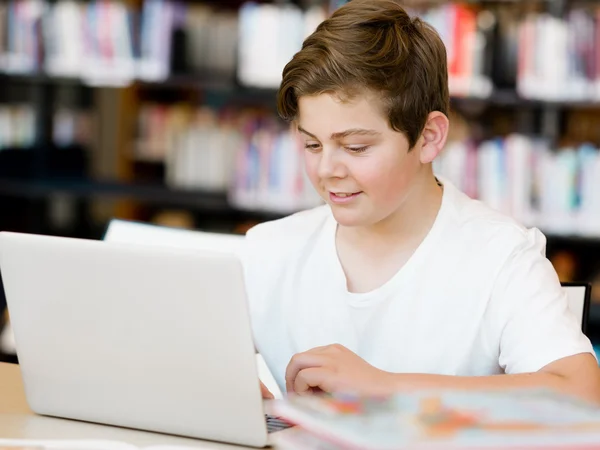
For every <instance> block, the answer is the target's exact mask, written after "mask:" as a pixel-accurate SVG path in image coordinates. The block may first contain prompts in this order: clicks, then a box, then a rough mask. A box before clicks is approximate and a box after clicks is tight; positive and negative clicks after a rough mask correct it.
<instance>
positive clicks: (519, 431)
mask: <svg viewBox="0 0 600 450" xmlns="http://www.w3.org/2000/svg"><path fill="white" fill-rule="evenodd" d="M275 413H276V414H278V415H280V416H282V417H283V418H284V419H286V420H288V421H290V422H292V423H294V424H296V425H297V426H298V428H297V429H296V432H295V433H282V434H281V435H279V436H278V435H277V434H274V435H273V439H274V441H275V443H276V445H280V446H281V447H282V448H290V449H300V448H320V449H323V450H334V449H364V450H391V449H400V448H403V449H404V448H406V449H411V450H419V449H423V450H425V449H427V450H436V449H440V450H441V449H444V450H445V449H456V450H458V449H473V448H477V449H490V450H491V449H494V450H499V449H525V448H536V449H540V450H541V449H590V450H591V449H592V448H597V446H598V445H599V444H600V409H598V408H597V406H595V405H593V404H591V403H587V402H584V401H582V400H581V401H580V400H576V399H574V398H571V397H567V396H563V395H560V394H558V393H554V392H551V391H544V390H528V389H514V390H496V391H481V390H462V391H460V390H455V391H452V390H432V391H406V392H402V393H398V394H396V395H392V396H381V397H361V396H357V395H351V394H335V395H328V394H324V395H312V396H289V397H288V398H287V399H285V400H284V401H281V402H277V403H276V404H275Z"/></svg>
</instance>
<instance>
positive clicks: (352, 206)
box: [298, 94, 425, 226]
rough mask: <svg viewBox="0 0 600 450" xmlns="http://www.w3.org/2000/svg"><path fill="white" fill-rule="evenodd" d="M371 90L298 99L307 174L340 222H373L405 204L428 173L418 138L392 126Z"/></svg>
mask: <svg viewBox="0 0 600 450" xmlns="http://www.w3.org/2000/svg"><path fill="white" fill-rule="evenodd" d="M377 106H378V100H377V99H376V98H375V97H374V96H373V97H370V96H368V95H364V96H359V97H356V98H354V99H353V100H352V101H350V102H342V101H340V100H339V99H338V97H336V96H335V95H330V94H320V95H316V96H306V97H301V98H300V99H299V100H298V107H299V115H298V130H299V131H300V135H301V137H302V139H303V140H304V145H305V151H304V160H305V167H306V171H307V174H308V176H309V178H310V180H311V182H312V184H313V185H314V187H315V189H316V190H317V192H319V194H320V195H321V197H322V198H323V199H324V200H325V201H326V202H327V203H328V204H329V205H331V209H332V212H333V215H334V217H335V219H336V220H337V222H338V223H339V224H340V225H344V226H369V225H374V224H376V223H378V222H380V221H382V220H384V219H386V218H388V217H390V216H391V215H392V214H394V213H395V212H397V211H398V210H400V209H401V207H402V205H403V203H404V202H405V200H406V198H407V197H408V196H409V195H410V191H411V186H413V183H414V182H415V181H417V178H419V177H422V176H424V174H425V170H423V169H424V165H423V164H422V163H421V161H420V158H419V153H420V151H419V150H420V149H419V146H420V144H419V143H417V145H416V146H415V148H414V149H413V150H412V151H410V152H409V144H408V140H407V139H406V137H405V136H404V135H403V134H402V133H399V132H397V131H394V130H392V129H391V128H390V127H389V125H388V121H387V118H386V117H385V115H384V114H383V113H382V112H381V111H380V109H378V107H377Z"/></svg>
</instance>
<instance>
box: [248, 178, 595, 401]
mask: <svg viewBox="0 0 600 450" xmlns="http://www.w3.org/2000/svg"><path fill="white" fill-rule="evenodd" d="M443 181H444V194H443V199H442V205H441V208H440V211H439V213H438V216H437V218H436V221H435V223H434V225H433V227H432V229H431V230H430V232H429V234H428V235H427V237H426V238H425V239H424V240H423V242H422V243H421V245H420V246H419V247H418V248H417V250H416V251H415V253H414V254H413V255H412V257H411V258H410V259H409V261H408V262H407V263H406V264H405V265H404V266H403V267H402V268H401V269H400V270H399V271H398V272H397V273H396V274H395V275H394V276H393V277H392V278H391V279H390V280H389V281H388V282H387V283H385V284H384V285H382V286H381V287H379V288H378V289H376V290H374V291H371V292H368V293H364V294H356V293H350V292H348V290H347V287H346V279H345V275H344V273H343V270H342V266H341V264H340V262H339V259H338V257H337V251H336V246H335V233H336V226H337V223H336V221H335V219H334V217H333V215H332V213H331V210H330V208H329V207H328V206H322V207H318V208H315V209H312V210H309V211H304V212H301V213H298V214H294V215H292V216H289V217H286V218H284V219H280V220H276V221H272V222H267V223H263V224H260V225H257V226H256V227H254V228H252V229H251V230H250V231H249V232H248V233H247V237H246V252H245V259H244V270H245V276H246V283H247V289H248V298H249V303H250V312H251V319H252V326H253V332H254V337H255V343H256V347H257V349H258V351H259V352H260V353H261V354H262V356H263V357H264V359H265V361H266V363H267V365H268V367H269V369H270V370H271V371H272V373H273V375H274V377H275V379H276V381H277V383H278V384H279V386H280V387H281V389H282V390H283V389H285V370H286V367H287V365H288V363H289V361H290V358H291V357H292V356H293V355H294V354H295V353H298V352H303V351H306V350H309V349H311V348H314V347H317V346H322V345H328V344H334V343H338V344H342V345H344V346H346V347H347V348H349V349H350V350H352V351H353V352H355V353H357V354H358V355H359V356H361V357H362V358H363V359H365V360H366V361H367V362H369V363H370V364H372V365H373V366H375V367H378V368H380V369H382V370H386V371H389V372H394V373H431V374H444V375H463V376H474V375H492V374H499V373H522V372H534V371H537V370H539V369H541V368H542V367H544V366H545V365H547V364H549V363H551V362H553V361H555V360H557V359H560V358H563V357H566V356H570V355H574V354H578V353H583V352H590V353H592V354H593V349H592V346H591V343H590V341H589V340H588V339H587V338H586V337H585V335H583V333H582V332H581V322H580V320H579V319H577V318H576V317H575V316H574V315H573V314H572V313H571V312H570V311H569V309H568V303H567V297H566V294H565V292H564V291H563V290H562V288H561V286H560V282H559V280H558V277H557V275H556V272H555V271H554V269H553V267H552V265H551V263H550V262H549V261H548V259H546V257H545V244H546V240H545V237H544V236H543V235H542V233H541V232H540V231H538V230H537V229H526V228H524V227H522V226H520V225H519V224H517V223H516V222H515V221H514V220H513V219H511V218H510V217H507V216H505V215H502V214H501V213H499V212H496V211H495V210H493V209H491V208H489V207H487V206H486V205H484V204H483V203H481V202H479V201H476V200H472V199H470V198H469V197H468V196H466V195H465V194H463V193H462V192H460V191H459V190H458V189H456V188H455V187H454V186H452V184H451V183H449V182H448V181H446V180H443Z"/></svg>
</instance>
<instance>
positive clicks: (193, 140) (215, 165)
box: [134, 104, 321, 213]
mask: <svg viewBox="0 0 600 450" xmlns="http://www.w3.org/2000/svg"><path fill="white" fill-rule="evenodd" d="M138 130H139V133H138V136H137V138H136V144H135V153H134V158H135V159H137V160H140V161H150V162H163V163H164V164H165V174H166V175H165V182H166V184H167V185H168V186H170V187H174V188H179V189H200V190H208V191H218V192H228V197H229V201H230V202H231V203H232V204H233V205H234V206H236V207H239V208H242V209H256V210H265V211H273V212H280V213H286V212H294V211H297V210H300V209H305V208H309V207H312V206H316V205H318V204H320V202H321V201H320V199H319V198H318V195H317V194H316V193H315V192H314V190H313V188H312V186H311V185H310V182H309V181H308V179H307V178H306V175H305V173H304V166H303V159H302V152H303V149H302V146H301V144H300V142H299V141H298V136H297V132H296V131H295V130H292V129H290V128H289V127H288V126H286V125H284V124H282V123H281V122H280V121H279V120H278V119H277V118H276V117H275V116H274V115H273V113H271V112H268V111H263V110H259V109H254V108H248V109H239V108H224V109H222V110H214V109H211V108H209V107H206V106H204V107H199V108H192V107H190V106H186V105H172V106H165V105H157V104H144V105H143V106H142V108H141V113H140V116H139V119H138Z"/></svg>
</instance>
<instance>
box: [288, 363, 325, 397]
mask: <svg viewBox="0 0 600 450" xmlns="http://www.w3.org/2000/svg"><path fill="white" fill-rule="evenodd" d="M333 376H334V375H333V372H332V371H331V370H329V369H326V368H323V367H311V368H309V369H304V370H301V371H300V372H298V375H296V378H295V379H294V392H295V393H296V394H299V395H306V394H312V393H314V392H315V391H319V390H320V391H325V392H331V390H332V387H333V386H332V385H333V383H332V380H333Z"/></svg>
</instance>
